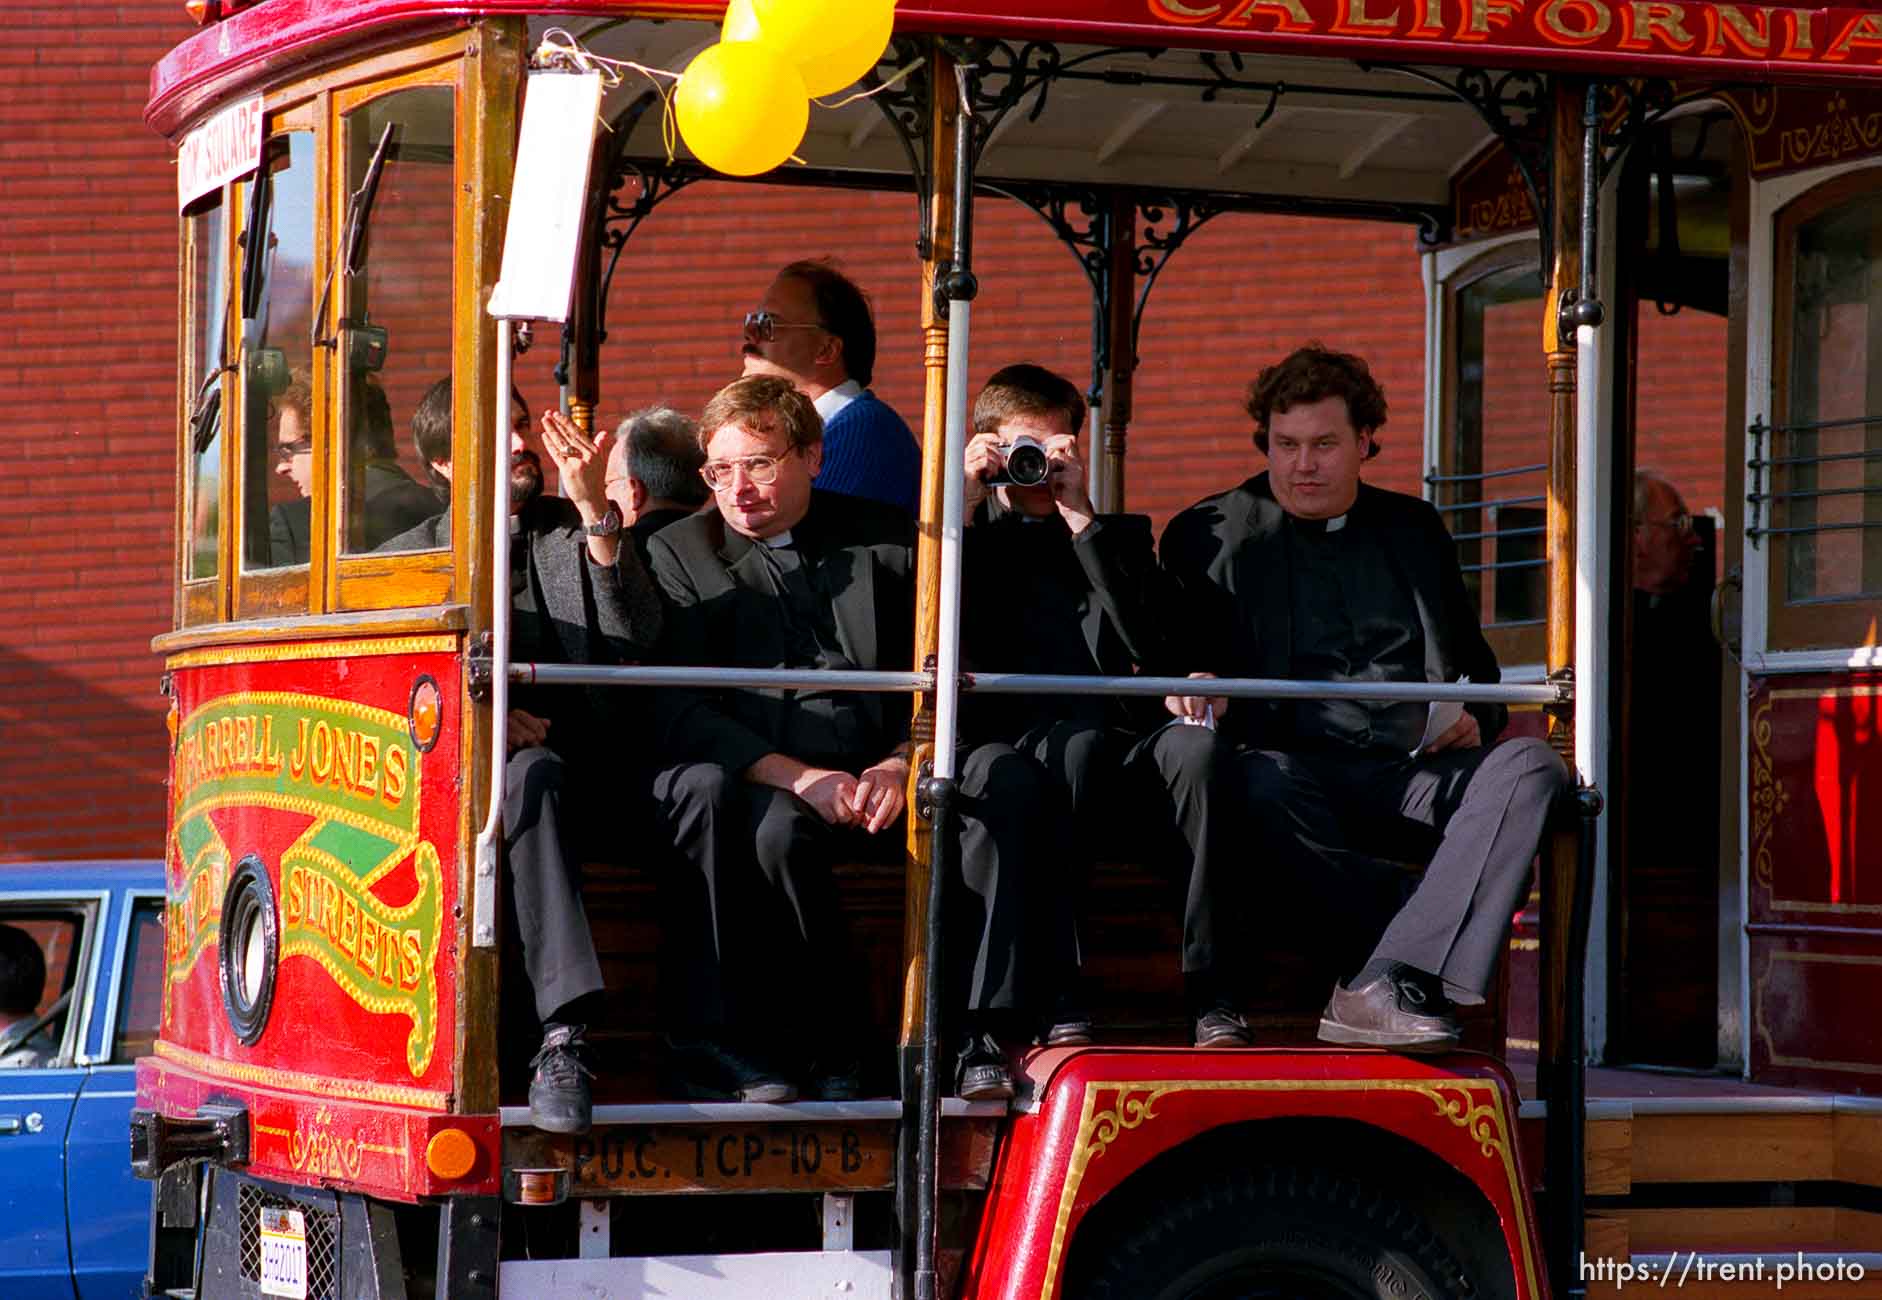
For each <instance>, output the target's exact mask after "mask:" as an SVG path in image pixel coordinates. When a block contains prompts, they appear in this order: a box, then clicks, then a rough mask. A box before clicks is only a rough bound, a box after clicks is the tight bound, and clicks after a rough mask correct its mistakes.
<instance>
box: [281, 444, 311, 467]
mask: <svg viewBox="0 0 1882 1300" xmlns="http://www.w3.org/2000/svg"><path fill="white" fill-rule="evenodd" d="M313 449H314V440H313V439H312V438H296V439H295V440H294V441H293V442H282V443H276V444H275V449H274V454H275V459H276V460H279V461H281V462H282V463H284V464H285V463H286V462H288V461H290V460H293V459H294V458H295V457H296V456H305V455H308V454H309V453H311V452H312V451H313Z"/></svg>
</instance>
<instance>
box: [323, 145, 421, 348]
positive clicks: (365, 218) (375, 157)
mask: <svg viewBox="0 0 1882 1300" xmlns="http://www.w3.org/2000/svg"><path fill="white" fill-rule="evenodd" d="M398 134H399V124H398V123H397V122H387V123H386V126H385V130H383V131H381V132H380V133H379V143H378V144H377V145H375V146H374V147H373V151H372V159H371V160H370V161H369V162H368V163H367V164H366V174H365V176H363V177H361V178H360V182H359V188H358V189H356V190H354V191H353V195H352V197H351V198H350V199H348V200H347V204H346V223H345V224H344V225H343V226H342V227H341V228H340V257H339V259H338V261H337V265H339V266H344V267H345V268H346V277H347V279H349V280H350V279H352V278H353V277H354V276H356V275H358V274H359V273H360V272H361V271H363V270H365V269H366V229H367V227H368V226H369V225H371V223H372V205H373V202H374V200H376V199H377V198H378V197H379V177H380V175H381V173H383V172H384V171H385V167H386V156H387V155H388V154H389V153H390V152H391V151H392V146H393V144H394V143H395V142H396V141H397V139H398ZM333 272H334V267H333V266H329V267H328V268H327V279H326V282H325V283H323V284H322V285H321V286H320V304H319V305H318V306H317V307H315V308H314V316H313V320H312V322H311V323H310V324H309V326H308V331H307V336H308V340H309V341H310V342H311V343H312V344H313V346H314V347H317V348H320V347H328V348H330V347H332V346H333V342H334V340H333V336H332V335H328V336H327V337H326V338H322V337H320V322H321V321H323V320H325V319H326V318H327V303H328V302H329V300H331V298H332V296H333ZM346 324H347V322H346V321H344V320H343V321H341V322H340V325H341V326H342V327H344V326H345V325H346Z"/></svg>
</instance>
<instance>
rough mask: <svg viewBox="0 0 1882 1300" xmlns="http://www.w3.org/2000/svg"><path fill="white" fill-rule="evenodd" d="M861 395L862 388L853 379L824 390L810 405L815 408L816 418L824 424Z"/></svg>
mask: <svg viewBox="0 0 1882 1300" xmlns="http://www.w3.org/2000/svg"><path fill="white" fill-rule="evenodd" d="M862 395H863V386H862V385H861V384H859V383H857V382H856V381H855V380H854V379H845V380H844V381H843V382H842V383H840V384H838V385H837V386H836V387H835V388H826V389H824V391H823V396H822V397H819V398H818V399H817V400H816V401H814V402H812V403H811V405H812V406H814V407H816V408H817V417H818V418H819V419H821V420H822V421H823V422H824V423H825V424H828V423H829V422H830V421H831V420H832V419H834V418H835V416H836V413H837V412H838V411H840V410H842V409H843V408H844V407H846V406H848V405H849V404H850V403H851V402H853V401H855V400H856V399H857V398H859V397H861V396H862Z"/></svg>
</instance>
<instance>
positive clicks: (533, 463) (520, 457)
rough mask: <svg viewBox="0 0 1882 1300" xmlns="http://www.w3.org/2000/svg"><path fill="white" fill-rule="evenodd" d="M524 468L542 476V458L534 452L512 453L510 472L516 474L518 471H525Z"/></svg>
mask: <svg viewBox="0 0 1882 1300" xmlns="http://www.w3.org/2000/svg"><path fill="white" fill-rule="evenodd" d="M523 468H529V469H533V470H535V471H536V472H537V473H538V474H540V473H541V472H542V457H540V456H538V455H537V454H536V453H535V452H533V451H513V452H511V453H510V470H511V471H512V472H514V471H516V470H519V469H523Z"/></svg>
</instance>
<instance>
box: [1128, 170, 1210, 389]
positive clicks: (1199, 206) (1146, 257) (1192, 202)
mask: <svg viewBox="0 0 1882 1300" xmlns="http://www.w3.org/2000/svg"><path fill="white" fill-rule="evenodd" d="M1224 211H1226V209H1225V208H1223V207H1222V206H1221V204H1219V203H1217V202H1216V201H1214V200H1213V199H1210V198H1208V197H1206V196H1202V195H1191V194H1174V195H1163V196H1154V197H1145V198H1141V199H1139V200H1138V202H1137V215H1138V217H1139V219H1140V220H1141V222H1142V225H1141V226H1140V228H1139V232H1138V251H1137V278H1138V280H1139V282H1140V283H1141V286H1142V287H1140V288H1139V289H1138V290H1137V306H1136V308H1135V309H1134V310H1133V311H1132V312H1131V363H1132V366H1133V367H1134V366H1135V365H1136V359H1137V337H1138V335H1139V334H1140V333H1141V332H1142V330H1143V324H1144V307H1145V306H1146V305H1147V304H1148V303H1149V301H1150V291H1151V290H1152V289H1154V288H1156V286H1157V277H1158V276H1159V275H1161V274H1162V273H1163V268H1164V266H1165V265H1166V264H1168V262H1169V260H1170V258H1171V257H1172V256H1173V255H1174V254H1175V253H1176V250H1177V249H1179V248H1181V247H1182V246H1183V245H1184V244H1185V243H1186V242H1187V241H1188V240H1189V237H1190V236H1191V235H1193V234H1195V233H1196V232H1197V231H1198V230H1201V229H1202V228H1203V226H1204V225H1206V224H1207V223H1208V222H1209V221H1211V220H1213V219H1214V218H1215V217H1217V216H1219V215H1221V214H1222V213H1223V212H1224ZM1166 222H1167V223H1168V224H1167V225H1166V224H1165V223H1166Z"/></svg>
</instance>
